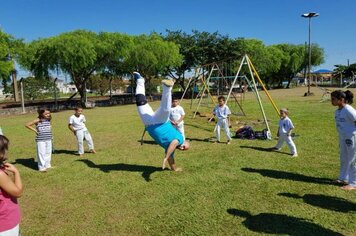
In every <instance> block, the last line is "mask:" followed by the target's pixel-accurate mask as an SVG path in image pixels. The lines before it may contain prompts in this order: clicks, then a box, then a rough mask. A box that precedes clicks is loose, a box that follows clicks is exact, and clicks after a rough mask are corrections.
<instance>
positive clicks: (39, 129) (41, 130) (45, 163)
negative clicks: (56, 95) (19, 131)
mask: <svg viewBox="0 0 356 236" xmlns="http://www.w3.org/2000/svg"><path fill="white" fill-rule="evenodd" d="M51 119H52V117H51V112H50V111H49V110H48V109H40V110H38V117H37V119H35V120H33V121H30V122H28V123H27V124H26V125H25V126H26V128H28V129H29V130H32V131H33V132H35V133H36V149H37V162H38V170H39V171H41V172H46V171H47V169H48V168H51V167H52V166H51V158H52V126H51ZM33 126H35V128H34V127H33Z"/></svg>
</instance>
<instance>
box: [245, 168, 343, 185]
mask: <svg viewBox="0 0 356 236" xmlns="http://www.w3.org/2000/svg"><path fill="white" fill-rule="evenodd" d="M241 170H242V171H245V172H251V173H259V174H260V175H262V176H266V177H270V178H274V179H286V180H292V181H300V182H306V183H314V184H328V185H337V184H336V183H335V182H334V181H333V180H332V179H328V178H318V177H312V176H306V175H302V174H296V173H290V172H286V171H280V170H267V169H253V168H241Z"/></svg>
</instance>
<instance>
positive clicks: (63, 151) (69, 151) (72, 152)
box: [53, 149, 78, 156]
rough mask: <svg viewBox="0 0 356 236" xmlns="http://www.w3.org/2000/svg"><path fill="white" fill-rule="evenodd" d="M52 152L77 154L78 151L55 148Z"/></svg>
mask: <svg viewBox="0 0 356 236" xmlns="http://www.w3.org/2000/svg"><path fill="white" fill-rule="evenodd" d="M53 154H68V155H74V156H78V151H73V150H64V149H55V150H54V153H53Z"/></svg>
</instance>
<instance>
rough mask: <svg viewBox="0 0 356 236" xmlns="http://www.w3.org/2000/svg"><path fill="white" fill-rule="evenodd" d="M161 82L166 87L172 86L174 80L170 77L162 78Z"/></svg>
mask: <svg viewBox="0 0 356 236" xmlns="http://www.w3.org/2000/svg"><path fill="white" fill-rule="evenodd" d="M162 84H163V85H165V86H167V87H173V85H174V81H173V80H171V79H164V80H162Z"/></svg>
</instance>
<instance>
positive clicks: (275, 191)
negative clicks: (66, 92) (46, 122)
mask: <svg viewBox="0 0 356 236" xmlns="http://www.w3.org/2000/svg"><path fill="white" fill-rule="evenodd" d="M304 92H306V88H305V87H302V88H294V89H284V90H271V91H270V93H271V95H272V97H273V98H274V100H275V102H276V104H277V106H278V107H279V108H281V107H288V108H289V110H290V117H291V119H292V121H293V122H294V125H295V126H296V129H295V133H296V137H295V143H296V145H297V149H298V154H299V157H297V158H290V155H289V154H288V153H289V150H288V147H287V146H284V148H283V149H282V152H270V151H267V150H266V149H267V148H269V147H273V146H274V145H275V144H276V140H275V139H273V140H272V141H262V140H239V139H234V140H232V144H231V145H225V144H213V143H212V142H211V141H210V140H211V138H213V137H214V134H213V129H214V124H213V123H207V118H204V117H197V118H195V119H192V116H191V114H192V111H193V110H194V108H195V106H194V107H193V109H190V100H186V101H184V102H183V104H182V105H183V107H184V108H185V110H186V113H187V117H186V119H185V129H186V136H187V138H188V139H191V140H192V141H191V144H192V145H191V150H189V151H187V152H181V151H177V152H176V162H177V165H178V167H182V168H183V170H184V171H183V172H179V173H178V172H177V173H175V172H171V171H168V170H165V171H162V170H161V168H160V167H161V164H162V158H163V156H164V155H163V154H164V153H163V149H162V148H160V147H159V146H157V145H155V144H154V143H153V142H152V139H151V138H150V137H149V136H148V135H146V136H145V143H144V144H143V145H142V146H141V145H140V142H139V141H140V138H141V135H142V131H143V125H142V123H141V121H140V120H139V117H138V115H137V111H136V106H135V105H126V106H115V107H105V108H94V109H90V110H85V111H84V114H85V116H86V118H87V127H88V128H89V131H90V132H91V134H92V136H93V139H94V143H95V146H96V150H97V154H95V155H94V154H90V153H86V154H85V157H84V158H82V159H80V158H79V157H78V156H76V155H75V154H74V153H75V151H76V140H75V137H74V136H73V134H72V133H71V132H70V131H69V130H68V128H67V121H68V117H69V116H70V115H71V114H72V113H73V112H72V111H62V112H58V113H53V114H52V117H53V123H52V126H53V133H54V145H55V149H56V151H57V153H56V154H54V155H52V165H53V166H54V167H55V168H53V169H51V170H50V171H48V172H47V173H40V172H38V171H37V166H36V163H35V162H34V158H35V155H36V149H35V142H34V134H33V132H30V131H29V130H27V129H26V128H25V127H24V124H25V123H26V122H28V121H30V120H33V119H34V118H35V117H36V114H26V115H20V116H6V117H5V116H4V117H1V123H0V125H1V127H2V128H3V131H4V133H5V135H6V136H7V137H8V138H9V139H10V142H11V143H10V151H9V161H10V162H13V163H15V164H16V166H17V167H18V169H19V170H20V172H21V176H22V180H23V182H24V186H25V191H24V195H23V196H22V197H21V198H20V200H19V203H20V207H21V209H22V214H23V217H22V222H21V231H22V235H24V236H27V235H258V234H282V235H356V227H355V223H356V191H351V192H347V191H344V190H341V189H340V188H339V186H337V185H335V184H333V180H334V179H336V178H337V176H338V172H339V161H338V138H337V133H336V128H335V123H334V115H333V114H334V110H335V107H333V106H332V105H331V104H330V102H324V103H321V102H319V101H320V98H321V90H319V89H318V88H313V87H312V92H314V93H315V96H310V97H303V94H304ZM353 92H354V94H356V91H355V90H354V91H353ZM262 98H263V101H264V102H263V104H264V107H265V110H266V114H267V116H268V119H269V121H270V122H269V124H270V127H271V130H272V133H273V137H274V138H275V133H276V131H277V124H278V116H277V114H276V112H275V111H274V109H273V107H272V105H271V104H270V103H269V101H268V100H267V98H266V96H265V95H263V94H262ZM158 104H159V103H158V102H155V103H152V106H154V107H157V106H158ZM243 108H244V110H245V112H246V114H247V116H245V117H233V121H234V122H233V126H234V128H233V129H237V127H239V126H240V125H241V124H249V125H252V126H253V128H254V129H256V130H262V128H263V126H262V125H261V124H260V122H259V120H261V118H262V115H261V113H260V111H259V107H258V104H257V102H256V100H255V99H254V96H253V94H252V93H251V92H249V93H248V94H247V96H246V99H245V100H244V101H243ZM211 109H212V107H210V108H207V107H202V109H200V111H201V112H202V113H203V112H207V111H209V110H211ZM237 122H239V123H237ZM222 137H224V136H222ZM223 140H224V139H223Z"/></svg>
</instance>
